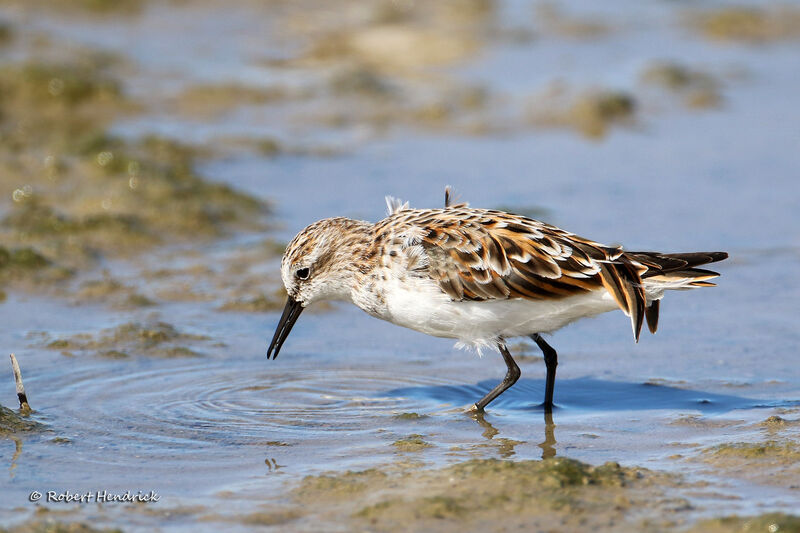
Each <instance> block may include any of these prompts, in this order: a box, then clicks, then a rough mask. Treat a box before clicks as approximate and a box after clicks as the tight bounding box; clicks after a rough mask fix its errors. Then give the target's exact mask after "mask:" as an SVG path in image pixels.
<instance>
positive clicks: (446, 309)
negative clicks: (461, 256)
mask: <svg viewBox="0 0 800 533" xmlns="http://www.w3.org/2000/svg"><path fill="white" fill-rule="evenodd" d="M386 289H387V290H386V291H385V293H384V297H385V304H386V307H385V310H383V312H381V313H380V314H379V315H378V316H379V317H380V318H383V319H384V320H388V321H390V322H393V323H395V324H398V325H400V326H405V327H407V328H411V329H414V330H417V331H421V332H422V333H427V334H428V335H434V336H436V337H447V338H453V339H458V340H459V341H460V343H461V344H466V345H473V346H476V347H480V346H491V347H493V346H494V344H495V341H496V339H497V338H499V337H503V338H510V337H517V336H521V335H530V334H533V333H549V332H552V331H555V330H557V329H559V328H562V327H564V326H566V325H567V324H569V323H570V322H572V321H574V320H577V319H579V318H582V317H587V316H593V315H597V314H599V313H604V312H606V311H612V310H614V309H618V307H617V305H616V303H615V302H614V301H613V299H612V297H611V295H610V294H608V292H607V291H605V290H604V289H600V290H597V291H593V292H590V293H585V294H582V295H578V296H570V297H567V298H562V299H559V300H523V299H513V300H490V301H482V302H454V301H452V300H451V299H450V298H449V297H448V296H447V295H445V294H444V293H442V292H441V290H440V289H439V288H438V287H436V286H433V287H431V286H426V284H422V283H420V284H419V286H414V287H409V286H408V285H406V284H401V283H392V284H390V285H389V286H388V287H386Z"/></svg>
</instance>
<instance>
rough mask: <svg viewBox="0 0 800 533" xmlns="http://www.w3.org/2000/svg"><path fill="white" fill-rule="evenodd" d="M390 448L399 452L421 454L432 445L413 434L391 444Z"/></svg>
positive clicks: (420, 436)
mask: <svg viewBox="0 0 800 533" xmlns="http://www.w3.org/2000/svg"><path fill="white" fill-rule="evenodd" d="M392 446H394V447H395V448H397V450H398V451H401V452H421V451H422V450H424V449H425V448H430V447H431V446H432V444H430V443H429V442H425V439H424V438H423V437H422V435H418V434H416V433H415V434H413V435H409V436H407V437H403V438H402V439H397V440H396V441H394V442H393V443H392Z"/></svg>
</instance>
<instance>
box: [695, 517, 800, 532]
mask: <svg viewBox="0 0 800 533" xmlns="http://www.w3.org/2000/svg"><path fill="white" fill-rule="evenodd" d="M796 531H800V516H797V515H789V514H784V513H766V514H762V515H758V516H726V517H721V518H712V519H710V520H703V521H701V522H699V523H698V524H696V525H695V526H694V527H692V528H690V529H689V530H688V531H687V533H755V532H763V533H790V532H796Z"/></svg>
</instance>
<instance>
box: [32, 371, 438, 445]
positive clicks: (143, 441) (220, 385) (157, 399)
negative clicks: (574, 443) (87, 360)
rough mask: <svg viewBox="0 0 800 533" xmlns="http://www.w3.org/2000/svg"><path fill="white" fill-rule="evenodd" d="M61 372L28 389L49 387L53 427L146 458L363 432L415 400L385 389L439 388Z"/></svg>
mask: <svg viewBox="0 0 800 533" xmlns="http://www.w3.org/2000/svg"><path fill="white" fill-rule="evenodd" d="M63 370H64V369H63V368H62V369H60V370H59V372H58V373H57V374H56V373H55V372H54V373H53V374H52V375H45V376H39V377H38V383H37V387H40V388H44V387H48V388H52V389H55V391H54V393H53V394H52V395H51V396H50V397H49V399H51V401H53V402H57V404H53V405H44V406H42V408H41V410H42V411H44V412H47V413H49V414H50V416H51V417H53V418H56V419H57V420H56V421H55V422H56V423H55V425H56V426H57V427H59V428H63V429H64V430H65V431H67V432H68V433H69V434H71V435H74V436H80V435H84V434H92V435H93V436H94V437H93V440H95V439H96V438H99V439H100V440H101V442H102V443H103V445H105V446H109V447H112V446H113V447H119V446H125V447H134V448H136V449H138V451H139V452H142V451H145V452H155V453H161V452H164V451H167V450H168V451H174V450H177V449H183V450H187V449H200V448H203V447H204V446H206V445H214V446H220V445H223V446H227V445H241V444H259V443H264V442H272V441H282V440H292V439H293V438H295V439H297V438H303V439H307V438H308V436H309V435H310V434H313V432H314V430H317V431H324V432H325V433H326V434H327V433H331V432H349V433H352V432H358V431H362V430H372V429H373V428H374V418H375V417H381V416H391V415H392V414H393V413H396V412H398V411H402V410H408V409H410V408H412V405H413V402H414V401H415V400H413V399H409V398H405V397H402V396H398V395H392V396H389V395H387V394H386V392H387V391H390V390H392V389H396V388H397V387H398V386H402V387H407V388H411V389H416V388H420V389H424V388H425V387H434V386H446V385H448V383H444V382H442V381H441V380H438V379H436V378H430V377H427V376H413V375H398V374H397V373H392V372H389V371H388V370H364V369H358V370H353V369H347V368H345V369H342V368H333V369H298V368H296V367H295V368H289V369H282V370H281V371H280V372H276V371H275V370H274V369H270V368H269V367H266V366H265V365H264V363H263V361H260V360H252V361H237V362H236V364H231V363H229V362H226V361H207V360H201V359H194V360H191V361H189V362H187V361H185V360H183V361H178V362H173V361H164V360H157V361H153V360H136V361H131V360H127V361H124V362H121V363H109V362H108V361H104V362H102V363H98V364H96V365H91V366H86V365H84V366H83V367H82V369H81V370H80V371H77V372H72V373H70V372H68V371H67V372H64V371H63ZM55 383H58V385H55ZM65 384H66V385H65ZM123 443H124V444H123Z"/></svg>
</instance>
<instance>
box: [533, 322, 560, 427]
mask: <svg viewBox="0 0 800 533" xmlns="http://www.w3.org/2000/svg"><path fill="white" fill-rule="evenodd" d="M531 339H533V341H534V342H535V343H536V344H537V346H539V348H540V349H541V350H542V353H543V354H544V364H545V365H546V366H547V379H546V381H545V388H544V403H543V404H542V406H543V407H544V410H545V411H546V412H550V411H552V410H553V389H554V388H555V386H556V367H557V366H558V354H557V353H556V351H555V349H554V348H553V347H552V346H550V345H549V344H547V342H545V340H544V339H543V338H542V336H541V335H539V334H538V333H534V334H533V335H531Z"/></svg>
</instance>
